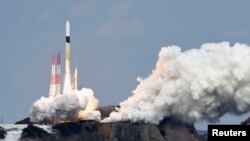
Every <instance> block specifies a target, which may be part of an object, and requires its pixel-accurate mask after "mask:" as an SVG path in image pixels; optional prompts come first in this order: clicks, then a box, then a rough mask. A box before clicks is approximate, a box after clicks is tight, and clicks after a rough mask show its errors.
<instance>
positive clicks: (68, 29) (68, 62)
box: [63, 21, 72, 94]
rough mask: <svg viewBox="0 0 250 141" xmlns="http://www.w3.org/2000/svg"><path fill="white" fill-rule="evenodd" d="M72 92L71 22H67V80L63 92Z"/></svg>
mask: <svg viewBox="0 0 250 141" xmlns="http://www.w3.org/2000/svg"><path fill="white" fill-rule="evenodd" d="M70 93H72V87H71V79H70V24H69V21H67V22H66V43H65V80H64V87H63V94H70Z"/></svg>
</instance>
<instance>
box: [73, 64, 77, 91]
mask: <svg viewBox="0 0 250 141" xmlns="http://www.w3.org/2000/svg"><path fill="white" fill-rule="evenodd" d="M77 79H78V78H77V65H76V68H75V73H74V78H73V85H72V89H73V91H74V92H76V91H77V90H78V83H77Z"/></svg>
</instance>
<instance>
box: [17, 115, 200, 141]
mask: <svg viewBox="0 0 250 141" xmlns="http://www.w3.org/2000/svg"><path fill="white" fill-rule="evenodd" d="M52 129H53V132H52V133H48V132H46V131H44V130H43V129H41V128H39V127H36V126H32V125H29V126H28V127H27V128H25V129H24V130H23V133H22V136H21V141H31V140H32V141H49V140H51V139H52V140H54V141H68V140H71V141H80V140H81V141H83V140H86V141H89V140H91V141H201V140H202V139H201V138H200V137H199V136H198V135H197V134H196V130H195V128H194V127H193V126H191V125H186V124H180V123H175V122H172V120H170V119H166V120H164V121H163V122H162V123H161V124H160V125H159V126H155V125H152V124H149V123H131V122H129V121H127V122H115V123H99V122H97V121H79V122H68V123H61V124H57V125H54V126H53V127H52Z"/></svg>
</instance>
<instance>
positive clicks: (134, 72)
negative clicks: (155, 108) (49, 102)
mask: <svg viewBox="0 0 250 141" xmlns="http://www.w3.org/2000/svg"><path fill="white" fill-rule="evenodd" d="M249 6H250V1H249V0H240V1H236V0H235V1H233V0H231V1H229V0H220V1H218V0H210V1H201V0H189V1H185V0H182V1H180V0H171V1H170V0H157V1H149V0H148V1H135V0H126V1H121V0H105V1H104V0H99V1H98V0H74V1H72V0H42V1H38V0H1V1H0V18H1V20H0V41H1V44H0V49H1V50H0V115H1V116H2V117H3V120H4V122H6V123H13V122H15V121H17V120H20V119H22V118H25V117H27V116H28V111H29V108H30V106H31V105H32V103H33V102H34V101H35V100H37V99H38V98H40V97H41V96H48V93H49V84H50V71H51V55H52V53H53V52H54V51H59V50H60V51H61V53H62V56H63V57H64V48H65V42H64V41H65V23H66V20H69V21H70V24H71V47H72V48H71V56H72V57H71V58H72V59H71V64H72V66H71V67H72V69H73V66H74V65H75V64H76V62H77V63H78V72H79V74H78V75H79V83H80V85H81V86H83V87H87V88H91V89H93V90H94V92H95V95H96V97H97V98H98V99H99V100H100V104H101V105H117V104H119V103H120V102H121V101H123V100H125V99H126V98H127V97H128V96H130V95H131V93H132V90H134V89H135V88H136V85H137V81H136V78H137V77H138V76H140V77H146V76H148V75H149V74H150V73H151V71H152V69H154V67H155V63H156V61H157V58H158V52H159V51H160V48H161V47H163V46H168V45H173V44H174V45H178V46H180V47H181V48H182V50H188V49H191V48H199V47H200V45H201V44H203V43H207V42H221V41H229V42H230V43H231V44H234V43H236V42H240V43H246V44H249V43H250V15H249ZM63 57H62V58H63ZM62 62H63V60H62ZM249 63H250V62H249ZM62 67H64V66H62ZM249 115H250V114H248V115H245V116H243V117H234V116H225V117H223V118H222V119H221V123H239V122H241V121H242V120H243V119H244V118H246V116H249ZM205 125H206V124H198V125H197V127H198V128H201V129H204V128H206V126H205Z"/></svg>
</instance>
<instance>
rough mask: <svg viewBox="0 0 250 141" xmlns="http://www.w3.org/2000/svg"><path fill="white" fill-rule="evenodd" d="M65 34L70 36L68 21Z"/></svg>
mask: <svg viewBox="0 0 250 141" xmlns="http://www.w3.org/2000/svg"><path fill="white" fill-rule="evenodd" d="M66 36H70V24H69V21H67V22H66Z"/></svg>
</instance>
